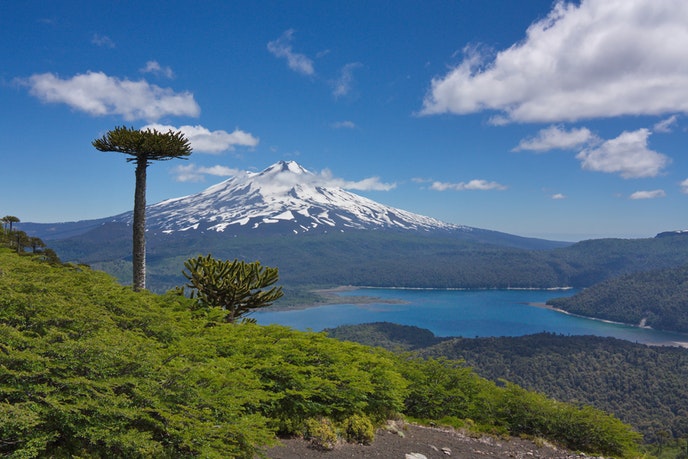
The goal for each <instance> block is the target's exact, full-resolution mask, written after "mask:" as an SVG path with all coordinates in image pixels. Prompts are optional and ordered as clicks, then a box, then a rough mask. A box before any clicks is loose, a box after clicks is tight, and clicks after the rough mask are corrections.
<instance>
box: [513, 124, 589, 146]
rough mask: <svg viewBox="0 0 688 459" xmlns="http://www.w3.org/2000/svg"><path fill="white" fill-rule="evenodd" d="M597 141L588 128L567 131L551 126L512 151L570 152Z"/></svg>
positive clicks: (520, 143)
mask: <svg viewBox="0 0 688 459" xmlns="http://www.w3.org/2000/svg"><path fill="white" fill-rule="evenodd" d="M595 141H597V137H596V136H595V135H593V133H592V132H590V130H589V129H587V128H580V129H571V130H570V131H566V130H564V129H562V128H561V127H559V126H550V127H548V128H545V129H541V130H540V132H538V133H537V135H536V136H535V137H533V138H530V139H523V140H521V142H519V144H518V147H516V148H514V149H513V150H512V151H521V150H530V151H536V152H545V151H549V150H553V149H561V150H568V149H571V148H575V147H579V146H581V145H583V144H587V143H590V142H595Z"/></svg>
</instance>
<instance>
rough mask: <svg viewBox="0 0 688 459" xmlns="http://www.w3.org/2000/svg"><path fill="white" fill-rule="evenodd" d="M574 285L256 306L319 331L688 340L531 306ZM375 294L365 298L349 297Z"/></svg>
mask: <svg viewBox="0 0 688 459" xmlns="http://www.w3.org/2000/svg"><path fill="white" fill-rule="evenodd" d="M575 292H576V291H575V290H565V291H562V290H555V291H552V290H405V289H380V288H363V289H356V290H351V291H346V292H341V293H340V294H339V295H340V296H341V298H342V304H330V305H326V306H317V307H311V308H306V309H298V310H283V311H279V310H276V311H269V309H267V310H263V311H256V312H254V313H253V314H252V316H251V317H253V318H255V319H256V320H257V321H258V323H260V324H263V325H267V324H280V325H286V326H289V327H293V328H295V329H297V330H313V331H321V330H323V329H325V328H334V327H337V326H339V325H353V324H362V323H369V322H393V323H397V324H402V325H415V326H417V327H421V328H426V329H428V330H430V331H432V332H433V333H434V334H435V335H437V336H463V337H466V338H474V337H483V336H521V335H528V334H533V333H540V332H550V333H557V334H563V335H596V336H613V337H616V338H620V339H624V340H628V341H633V342H639V343H645V344H676V343H688V335H686V334H679V333H670V332H661V331H657V330H652V329H647V328H639V327H633V326H629V325H621V324H615V323H610V322H605V321H600V320H594V319H587V318H583V317H576V316H572V315H569V314H564V313H561V312H558V311H554V310H551V309H546V308H543V307H537V306H533V304H538V303H540V304H542V303H545V302H546V301H547V300H549V299H551V298H557V297H562V296H569V295H573V294H574V293H575ZM352 296H364V297H373V298H375V299H374V300H373V301H372V302H370V303H366V304H353V303H352V300H349V302H348V303H347V298H348V297H352Z"/></svg>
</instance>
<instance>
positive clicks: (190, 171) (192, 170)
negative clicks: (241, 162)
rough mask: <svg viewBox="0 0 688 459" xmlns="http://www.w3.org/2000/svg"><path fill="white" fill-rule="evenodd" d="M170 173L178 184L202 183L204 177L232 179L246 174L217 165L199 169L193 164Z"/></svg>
mask: <svg viewBox="0 0 688 459" xmlns="http://www.w3.org/2000/svg"><path fill="white" fill-rule="evenodd" d="M172 173H173V174H174V175H175V180H177V181H178V182H203V181H204V180H205V176H206V175H214V176H217V177H234V176H237V175H242V174H245V173H246V172H244V171H241V170H238V169H232V168H231V167H226V166H219V165H216V166H211V167H201V166H197V165H195V164H181V165H179V166H176V167H175V168H174V169H172Z"/></svg>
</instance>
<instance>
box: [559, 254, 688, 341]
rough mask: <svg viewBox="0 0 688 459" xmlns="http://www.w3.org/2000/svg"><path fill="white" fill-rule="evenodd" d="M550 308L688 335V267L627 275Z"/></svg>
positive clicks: (610, 280) (560, 301)
mask: <svg viewBox="0 0 688 459" xmlns="http://www.w3.org/2000/svg"><path fill="white" fill-rule="evenodd" d="M548 304H550V305H552V306H554V307H557V308H560V309H564V310H566V311H568V312H572V313H574V314H580V315H584V316H592V317H598V318H601V319H607V320H614V321H617V322H625V323H634V324H642V325H645V326H648V327H652V328H656V329H659V330H670V331H678V332H688V266H682V267H679V268H667V269H662V270H654V271H648V272H641V273H634V274H627V275H625V276H621V277H618V278H615V279H609V280H607V281H604V282H601V283H599V284H596V285H594V286H592V287H590V288H588V289H585V290H583V291H581V292H580V293H578V294H576V295H574V296H572V297H569V298H558V299H554V300H550V301H549V302H548Z"/></svg>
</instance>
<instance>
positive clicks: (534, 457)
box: [267, 424, 591, 459]
mask: <svg viewBox="0 0 688 459" xmlns="http://www.w3.org/2000/svg"><path fill="white" fill-rule="evenodd" d="M267 455H268V457H269V458H271V459H307V458H318V459H345V458H361V457H363V458H365V457H377V458H389V459H395V458H399V459H423V458H426V459H440V458H449V457H454V458H461V459H485V458H517V459H520V458H527V459H583V458H587V459H590V458H591V456H586V455H584V454H578V453H573V452H571V451H567V450H564V449H560V448H556V447H554V446H553V445H551V444H548V443H546V442H537V443H536V442H533V441H530V440H524V439H520V438H511V439H501V438H495V437H490V436H482V437H477V436H470V435H467V434H465V433H462V432H460V431H456V430H452V429H439V428H431V427H423V426H418V425H412V424H406V425H403V426H392V428H388V429H380V430H379V431H378V433H377V435H376V437H375V441H374V442H373V443H372V444H370V445H356V444H349V443H345V444H339V445H337V446H336V447H335V448H334V449H333V450H330V451H323V450H318V449H315V448H313V447H312V446H311V444H310V443H309V442H308V441H305V440H303V439H298V438H293V439H284V440H282V444H281V445H280V446H277V447H274V448H272V449H270V450H269V451H268V452H267Z"/></svg>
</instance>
